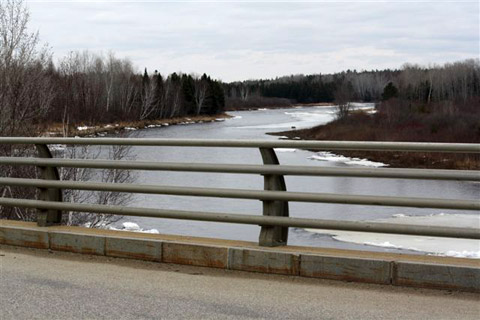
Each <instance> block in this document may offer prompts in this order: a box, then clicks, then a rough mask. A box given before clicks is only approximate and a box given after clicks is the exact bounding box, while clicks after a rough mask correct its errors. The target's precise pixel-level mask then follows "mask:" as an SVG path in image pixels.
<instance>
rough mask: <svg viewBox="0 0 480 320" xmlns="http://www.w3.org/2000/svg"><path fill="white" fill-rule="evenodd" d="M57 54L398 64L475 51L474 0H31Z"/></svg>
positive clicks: (190, 65) (244, 64) (36, 26)
mask: <svg viewBox="0 0 480 320" xmlns="http://www.w3.org/2000/svg"><path fill="white" fill-rule="evenodd" d="M0 1H1V0H0ZM27 5H28V7H29V9H30V12H31V21H30V27H31V29H32V31H33V30H39V32H40V37H41V40H42V41H44V42H48V44H49V45H50V46H51V47H52V51H53V52H54V57H55V60H58V59H59V58H61V57H62V56H64V55H66V54H67V53H68V52H69V51H72V50H84V49H88V50H90V51H93V52H100V51H101V52H104V53H106V52H108V51H109V50H111V51H113V52H115V54H116V56H117V57H128V58H130V59H131V60H132V61H133V63H134V65H135V66H136V67H137V68H138V70H143V68H144V67H147V68H148V70H149V71H151V72H153V71H154V70H155V69H156V70H158V71H159V72H161V73H162V74H167V73H172V72H175V71H182V72H186V73H198V74H201V73H203V72H206V73H207V74H210V75H212V76H213V77H214V78H217V79H221V80H223V81H235V80H246V79H256V78H272V77H276V76H282V75H289V74H299V73H303V74H311V73H331V72H338V71H342V70H347V69H356V70H365V69H383V68H399V67H401V66H402V64H403V63H405V62H410V63H420V64H430V63H444V62H453V61H457V60H463V59H467V58H477V57H478V56H479V40H480V39H479V33H480V31H479V28H480V23H479V3H478V1H463V2H460V1H441V0H439V1H382V2H379V1H368V2H367V1H343V2H340V1H337V2H334V1H322V2H311V1H310V2H262V3H259V2H233V3H232V2H228V3H226V2H198V1H195V2H181V3H179V2H160V1H66V0H64V1H41V0H29V1H27Z"/></svg>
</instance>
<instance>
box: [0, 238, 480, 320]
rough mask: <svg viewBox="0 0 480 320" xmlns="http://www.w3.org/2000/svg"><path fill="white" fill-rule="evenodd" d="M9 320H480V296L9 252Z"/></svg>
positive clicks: (1, 261) (4, 277) (4, 288)
mask: <svg viewBox="0 0 480 320" xmlns="http://www.w3.org/2000/svg"><path fill="white" fill-rule="evenodd" d="M0 281H1V282H0V319H2V320H4V319H78V318H82V319H85V318H87V319H160V318H162V319H259V318H260V319H480V295H477V294H470V293H458V292H448V291H434V290H423V289H411V288H398V287H390V286H378V285H364V284H356V283H343V282H337V281H325V280H317V279H305V278H298V277H283V276H274V275H262V274H255V273H246V272H235V271H228V270H215V269H208V268H196V267H188V266H178V265H170V264H159V263H148V262H141V261H133V260H123V259H115V258H107V257H93V256H82V255H75V254H69V253H59V252H50V253H49V252H48V251H46V250H35V249H24V248H15V247H7V246H3V247H1V246H0Z"/></svg>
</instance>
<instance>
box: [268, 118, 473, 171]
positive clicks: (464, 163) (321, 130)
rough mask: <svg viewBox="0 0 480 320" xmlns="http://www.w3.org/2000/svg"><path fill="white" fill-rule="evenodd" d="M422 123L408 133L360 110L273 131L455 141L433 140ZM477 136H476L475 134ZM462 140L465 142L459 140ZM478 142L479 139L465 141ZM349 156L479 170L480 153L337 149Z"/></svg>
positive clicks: (296, 135) (309, 136)
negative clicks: (318, 122) (315, 123)
mask: <svg viewBox="0 0 480 320" xmlns="http://www.w3.org/2000/svg"><path fill="white" fill-rule="evenodd" d="M419 127H420V125H417V126H416V127H413V128H412V127H406V128H403V130H405V131H406V132H407V133H408V137H409V139H406V138H405V136H406V134H402V133H401V132H400V133H399V130H400V129H399V128H398V127H396V126H387V125H385V124H384V123H381V122H379V117H376V116H375V115H370V114H366V113H361V112H357V113H354V114H351V115H350V116H349V117H348V119H346V120H345V119H344V120H334V121H332V122H330V123H327V124H325V125H320V126H317V127H313V128H309V129H301V130H291V131H283V132H274V133H269V134H271V135H276V136H285V137H287V138H289V139H296V140H299V139H302V140H338V141H399V142H400V141H402V142H452V141H448V140H447V141H445V140H444V139H438V140H435V139H431V140H429V136H427V135H426V134H422V130H421V129H422V128H419ZM472 138H474V137H472ZM456 142H461V141H456ZM463 142H468V143H471V142H474V143H478V142H475V141H463ZM335 154H339V155H342V156H346V157H351V158H361V159H364V158H366V159H368V160H371V161H374V162H381V163H385V164H388V166H389V167H393V168H430V169H463V170H479V169H480V156H479V155H471V154H468V155H465V154H444V153H423V152H419V153H417V152H373V151H342V152H340V151H339V152H335Z"/></svg>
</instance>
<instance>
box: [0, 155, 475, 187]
mask: <svg viewBox="0 0 480 320" xmlns="http://www.w3.org/2000/svg"><path fill="white" fill-rule="evenodd" d="M0 165H14V166H22V165H34V166H45V167H70V168H90V169H126V170H159V171H160V170H163V171H182V172H211V173H235V174H262V175H266V174H273V175H280V174H281V175H292V176H332V177H358V178H395V179H426V180H457V181H480V171H474V170H432V169H430V170H429V169H396V168H336V167H314V166H289V165H244V164H210V163H175V162H150V161H124V160H98V159H95V160H83V159H55V158H54V159H39V158H21V157H0Z"/></svg>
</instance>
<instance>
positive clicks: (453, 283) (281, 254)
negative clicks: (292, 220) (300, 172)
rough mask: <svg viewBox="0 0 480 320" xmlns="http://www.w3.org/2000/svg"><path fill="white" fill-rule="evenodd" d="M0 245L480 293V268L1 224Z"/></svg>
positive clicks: (469, 263) (441, 260)
mask: <svg viewBox="0 0 480 320" xmlns="http://www.w3.org/2000/svg"><path fill="white" fill-rule="evenodd" d="M0 244H1V245H11V246H23V247H30V248H38V249H48V250H58V251H67V252H73V253H80V254H93V255H102V256H109V257H117V258H129V259H139V260H146V261H154V262H161V263H174V264H183V265H192V266H201V267H211V268H222V269H230V270H239V271H248V272H261V273H272V274H281V275H286V276H299V277H311V278H322V279H333V280H342V281H355V282H366V283H376V284H383V285H394V286H409V287H421V288H434V289H448V290H461V291H470V292H480V261H479V260H473V259H465V258H451V257H439V256H422V255H410V254H393V253H380V252H367V251H356V250H338V249H326V248H314V247H299V246H278V247H274V248H272V247H261V246H259V245H258V244H256V243H253V242H246V241H232V240H220V239H210V238H199V237H185V236H172V235H158V234H143V233H135V232H126V231H113V230H102V229H87V228H81V227H67V226H52V227H38V226H37V225H36V224H35V223H31V222H19V221H9V220H0Z"/></svg>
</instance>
